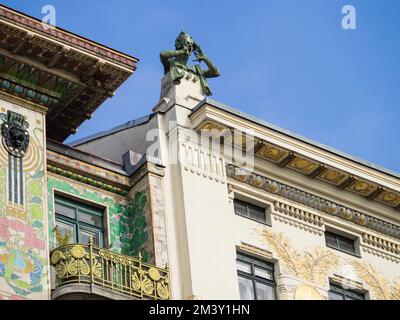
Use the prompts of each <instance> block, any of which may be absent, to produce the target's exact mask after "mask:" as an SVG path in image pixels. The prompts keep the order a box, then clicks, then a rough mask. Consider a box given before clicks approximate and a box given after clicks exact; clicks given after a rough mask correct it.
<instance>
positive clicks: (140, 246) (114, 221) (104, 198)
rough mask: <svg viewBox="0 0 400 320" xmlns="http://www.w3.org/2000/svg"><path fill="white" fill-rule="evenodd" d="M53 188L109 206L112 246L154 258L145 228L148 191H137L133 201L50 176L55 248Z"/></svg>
mask: <svg viewBox="0 0 400 320" xmlns="http://www.w3.org/2000/svg"><path fill="white" fill-rule="evenodd" d="M53 190H58V191H60V192H63V193H67V194H70V195H73V196H75V197H76V198H81V199H85V200H89V201H92V202H95V203H98V204H100V205H103V206H106V207H107V209H108V214H109V233H110V242H111V248H110V249H111V250H113V251H115V252H117V253H122V254H126V255H131V256H138V255H139V253H140V254H141V255H142V258H143V261H144V262H147V261H149V260H150V259H152V258H153V254H152V252H150V251H148V250H145V248H144V247H145V244H146V242H147V241H148V239H149V237H148V235H147V233H146V231H145V229H146V227H147V223H146V220H145V219H144V214H145V211H144V207H145V206H147V194H146V193H145V192H144V191H140V192H137V193H136V194H135V196H134V198H133V200H132V201H131V203H129V204H128V203H127V201H126V199H125V198H123V197H118V196H116V195H112V194H105V193H102V192H99V191H94V190H93V189H89V188H86V187H84V186H83V185H81V184H78V183H76V184H74V183H71V182H69V181H66V180H61V179H58V178H54V177H50V176H49V177H48V178H47V192H48V196H47V199H48V215H49V221H51V223H50V224H49V235H50V244H51V247H52V248H54V247H55V239H54V230H53V225H54V214H53V212H54V208H53V203H54V200H53V199H54V198H53V197H54V192H53Z"/></svg>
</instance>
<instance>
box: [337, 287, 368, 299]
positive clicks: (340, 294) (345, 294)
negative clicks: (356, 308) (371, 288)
mask: <svg viewBox="0 0 400 320" xmlns="http://www.w3.org/2000/svg"><path fill="white" fill-rule="evenodd" d="M329 300H365V295H364V294H362V293H359V292H357V291H354V290H349V289H343V288H342V287H341V286H338V285H334V284H331V290H330V291H329Z"/></svg>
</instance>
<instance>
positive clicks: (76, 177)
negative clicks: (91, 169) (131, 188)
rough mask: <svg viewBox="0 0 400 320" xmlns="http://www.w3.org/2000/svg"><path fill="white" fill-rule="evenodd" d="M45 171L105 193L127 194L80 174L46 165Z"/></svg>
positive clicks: (124, 191)
mask: <svg viewBox="0 0 400 320" xmlns="http://www.w3.org/2000/svg"><path fill="white" fill-rule="evenodd" d="M47 170H48V171H49V172H52V173H55V174H58V175H60V176H63V177H66V178H70V179H72V180H76V181H80V182H83V183H86V184H89V185H91V186H93V187H96V188H99V189H103V190H106V191H109V192H113V193H116V194H120V195H123V196H126V195H127V194H128V191H126V190H123V189H121V188H117V187H114V186H112V185H110V184H107V183H104V182H102V181H99V180H95V179H92V178H88V177H85V176H82V175H80V174H77V173H74V172H72V171H68V170H64V169H61V168H57V167H54V166H52V165H47Z"/></svg>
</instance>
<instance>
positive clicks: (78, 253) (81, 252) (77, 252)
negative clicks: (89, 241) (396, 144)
mask: <svg viewBox="0 0 400 320" xmlns="http://www.w3.org/2000/svg"><path fill="white" fill-rule="evenodd" d="M71 254H72V256H73V257H74V258H76V259H82V258H83V257H84V256H85V249H84V248H83V247H82V246H74V247H73V248H72V249H71Z"/></svg>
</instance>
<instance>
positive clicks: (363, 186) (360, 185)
mask: <svg viewBox="0 0 400 320" xmlns="http://www.w3.org/2000/svg"><path fill="white" fill-rule="evenodd" d="M353 189H354V190H356V191H364V190H367V189H368V183H366V182H358V183H356V184H355V185H354V187H353Z"/></svg>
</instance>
